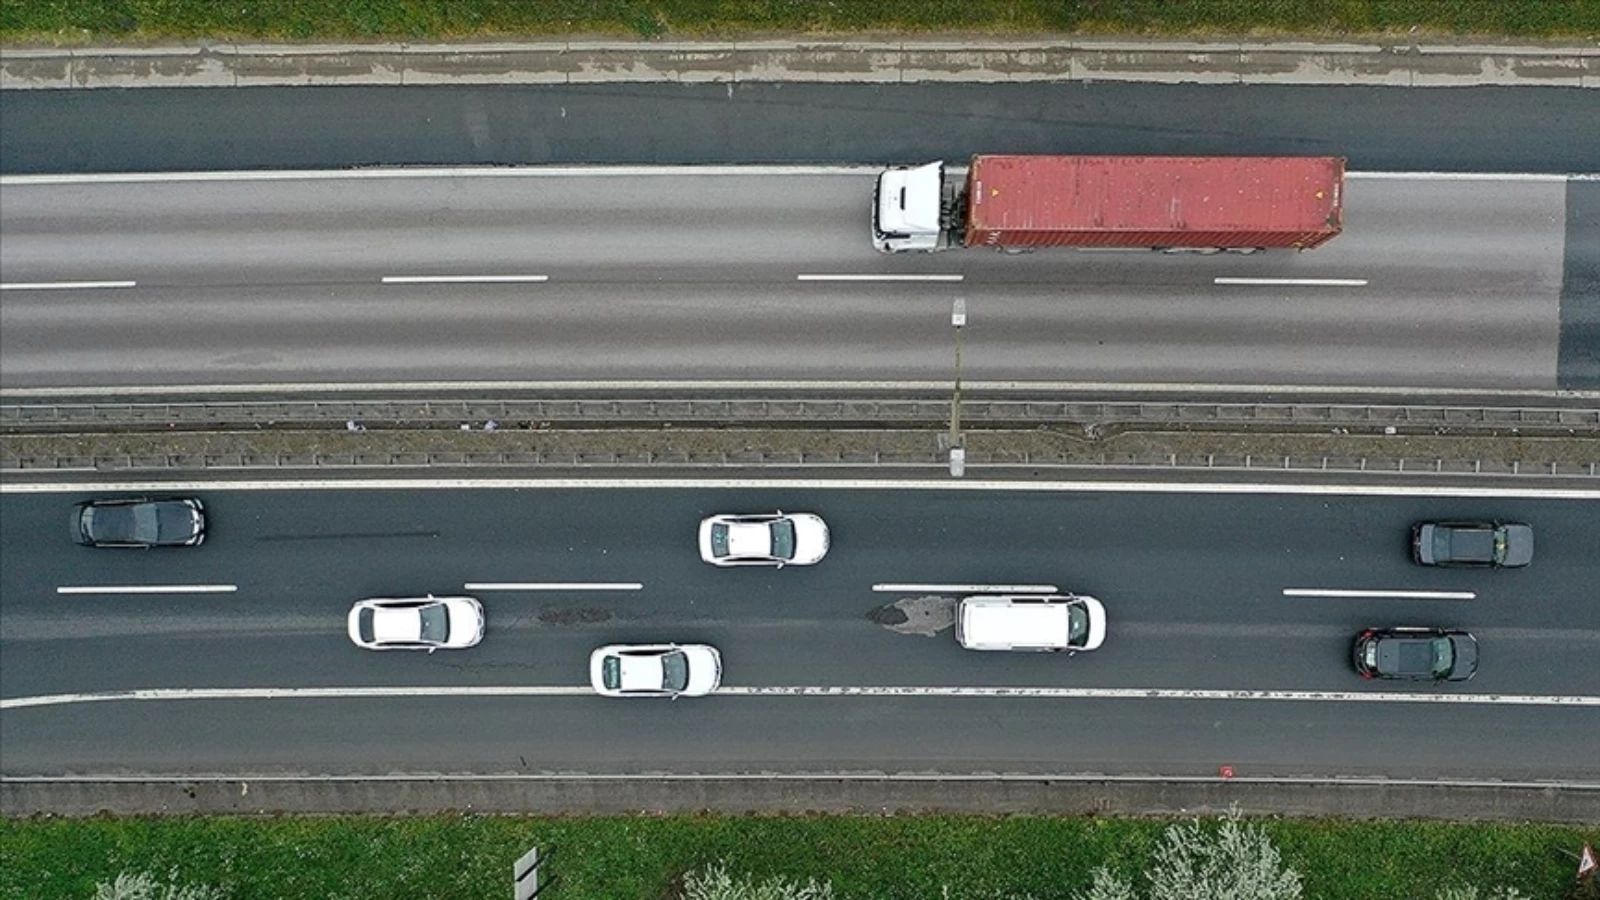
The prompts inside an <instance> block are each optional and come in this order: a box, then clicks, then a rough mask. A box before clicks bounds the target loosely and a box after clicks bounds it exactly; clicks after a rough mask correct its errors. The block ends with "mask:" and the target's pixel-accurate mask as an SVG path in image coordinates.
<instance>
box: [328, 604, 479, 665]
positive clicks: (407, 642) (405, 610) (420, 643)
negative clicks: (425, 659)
mask: <svg viewBox="0 0 1600 900" xmlns="http://www.w3.org/2000/svg"><path fill="white" fill-rule="evenodd" d="M349 628H350V640H351V641H353V642H355V645H356V646H357V647H363V648H365V649H367V650H426V651H428V652H429V653H432V652H433V651H435V650H464V649H466V648H467V647H471V646H473V645H474V644H476V643H478V642H479V641H481V640H483V604H481V603H479V602H478V601H477V600H475V599H473V598H472V597H435V596H433V595H432V594H429V595H428V596H426V597H406V598H397V599H388V598H375V599H372V600H362V601H361V602H359V603H357V604H356V605H355V606H352V607H350V619H349Z"/></svg>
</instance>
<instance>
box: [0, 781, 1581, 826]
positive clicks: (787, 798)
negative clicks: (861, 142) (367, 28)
mask: <svg viewBox="0 0 1600 900" xmlns="http://www.w3.org/2000/svg"><path fill="white" fill-rule="evenodd" d="M1233 807H1237V808H1238V809H1239V810H1240V811H1241V812H1243V813H1245V814H1246V815H1279V816H1290V817H1296V818H1318V817H1330V816H1331V817H1337V818H1345V819H1436V820H1437V819H1442V820H1446V821H1503V822H1529V821H1532V822H1551V823H1563V824H1574V825H1590V824H1596V823H1600V790H1597V786H1596V785H1593V784H1589V785H1583V784H1574V785H1558V784H1537V783H1530V784H1496V783H1492V782H1451V781H1438V782H1416V781H1405V780H1393V781H1391V780H1388V779H1339V778H1324V779H1314V778H1305V779H1294V778H1284V779H1277V778H1257V779H1250V778H1238V779H1229V780H1224V779H1222V778H1216V777H1211V778H1160V777H1154V776H1152V777H1145V778H1117V777H1099V776H1083V777H1073V776H1065V777H1063V776H1054V775H1043V774H1041V775H1018V776H1014V777H1013V776H998V775H997V776H954V775H953V776H938V775H925V776H911V777H896V776H893V775H875V776H862V777H851V776H839V775H826V774H819V775H800V774H796V775H751V776H718V775H705V776H698V775H696V776H681V777H671V776H669V777H654V776H612V777H606V776H582V775H577V776H557V775H551V776H539V775H529V776H508V777H494V776H487V777H472V776H459V777H430V776H426V775H418V776H396V777H377V778H363V777H360V776H352V777H342V778H341V777H330V778H317V777H307V778H296V777H282V778H252V777H237V778H225V777H205V776H200V777H194V778H150V779H140V778H126V779H112V778H108V779H96V778H93V777H84V778H72V779H39V780H30V779H15V778H7V779H0V815H4V816H6V817H12V818H14V817H19V816H34V815H56V816H93V815H99V814H102V813H111V814H117V815H193V814H232V815H252V814H254V815H275V814H329V813H331V814H354V813H378V814H397V813H399V814H406V813H417V814H425V813H476V814H484V815H515V814H523V815H574V814H579V815H637V814H640V813H699V812H706V811H709V812H715V813H726V814H749V813H767V814H811V813H847V814H848V813H854V814H869V815H884V814H901V813H922V812H927V813H932V812H938V813H979V814H983V815H997V814H1047V815H1122V816H1194V815H1199V814H1207V813H1216V812H1220V811H1223V810H1227V809H1229V808H1233Z"/></svg>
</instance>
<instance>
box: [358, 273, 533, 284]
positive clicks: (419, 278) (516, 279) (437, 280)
mask: <svg viewBox="0 0 1600 900" xmlns="http://www.w3.org/2000/svg"><path fill="white" fill-rule="evenodd" d="M549 280H550V276H549V275H385V276H383V283H384V284H542V283H543V282H546V281H549Z"/></svg>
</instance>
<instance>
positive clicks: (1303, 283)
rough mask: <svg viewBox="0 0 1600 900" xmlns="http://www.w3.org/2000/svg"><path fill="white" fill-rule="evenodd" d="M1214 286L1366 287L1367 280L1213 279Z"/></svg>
mask: <svg viewBox="0 0 1600 900" xmlns="http://www.w3.org/2000/svg"><path fill="white" fill-rule="evenodd" d="M1211 282H1212V283H1213V284H1255V285H1292V286H1295V287H1366V286H1367V280H1366V279H1365V278H1213V279H1211Z"/></svg>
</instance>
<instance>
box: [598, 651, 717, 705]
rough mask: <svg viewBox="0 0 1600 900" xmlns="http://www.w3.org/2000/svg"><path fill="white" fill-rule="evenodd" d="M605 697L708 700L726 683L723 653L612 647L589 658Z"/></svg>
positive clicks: (600, 693)
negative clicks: (706, 698)
mask: <svg viewBox="0 0 1600 900" xmlns="http://www.w3.org/2000/svg"><path fill="white" fill-rule="evenodd" d="M589 682H590V683H591V684H592V685H594V690H595V693H597V694H599V695H601V696H602V697H704V696H705V695H706V694H709V693H711V692H712V691H714V690H716V689H717V686H718V685H720V684H722V654H720V653H718V652H717V648H715V647H712V646H709V645H707V644H610V645H608V646H605V647H601V648H600V649H598V650H596V651H594V653H593V654H591V655H590V657H589Z"/></svg>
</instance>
